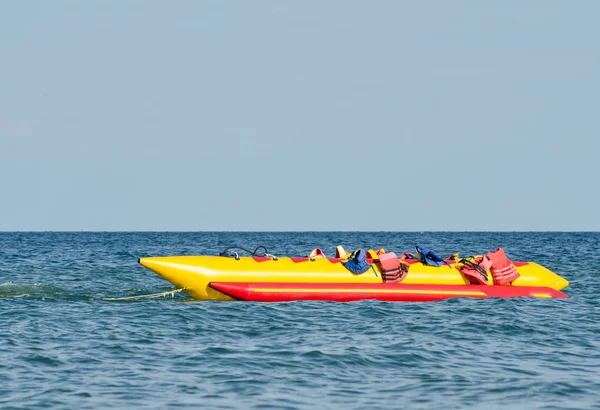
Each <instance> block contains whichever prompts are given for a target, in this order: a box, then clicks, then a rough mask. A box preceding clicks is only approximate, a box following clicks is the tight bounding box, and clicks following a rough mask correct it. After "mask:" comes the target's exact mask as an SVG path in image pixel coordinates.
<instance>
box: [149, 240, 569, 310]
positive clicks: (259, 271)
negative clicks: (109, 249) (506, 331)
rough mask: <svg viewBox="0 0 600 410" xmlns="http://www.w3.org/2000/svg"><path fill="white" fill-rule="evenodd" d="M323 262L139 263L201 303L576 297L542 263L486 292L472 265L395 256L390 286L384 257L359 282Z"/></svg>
mask: <svg viewBox="0 0 600 410" xmlns="http://www.w3.org/2000/svg"><path fill="white" fill-rule="evenodd" d="M392 254H393V253H392ZM318 256H320V257H299V258H294V257H279V258H278V257H275V256H273V255H269V254H268V253H266V251H265V253H264V254H263V255H252V256H247V257H243V256H238V254H228V255H223V254H222V256H167V257H147V258H140V259H139V260H138V262H139V263H140V264H141V265H142V266H144V267H146V268H148V269H150V270H151V271H153V272H155V273H156V274H158V275H159V276H161V277H162V278H163V279H165V280H167V281H169V282H170V283H172V284H173V285H174V286H176V287H177V288H180V289H183V291H184V292H185V293H186V294H188V295H189V296H190V297H192V298H193V299H196V300H223V301H232V300H242V301H255V302H288V301H295V300H329V301H338V302H350V301H357V300H363V299H376V300H380V301H405V302H409V301H414V302H427V301H439V300H444V299H449V298H455V297H469V298H490V297H500V298H512V297H534V298H567V297H568V296H567V295H566V294H565V293H562V292H560V290H561V289H563V288H565V287H566V286H567V285H568V284H569V283H568V281H567V280H565V279H564V278H562V277H560V276H558V275H557V274H555V273H554V272H552V271H550V270H549V269H547V268H545V267H543V266H541V265H539V264H537V263H534V262H512V261H511V263H510V266H511V270H512V273H513V274H514V276H513V277H512V278H511V282H510V283H507V284H499V282H500V280H499V279H498V278H499V276H495V275H489V281H488V282H487V284H481V283H476V282H474V281H473V278H472V277H470V276H469V275H467V274H465V273H466V272H467V271H466V270H465V267H466V266H468V265H469V264H470V263H472V262H469V261H467V260H462V261H459V260H450V259H445V260H443V263H441V264H440V266H431V265H429V264H428V262H427V260H424V259H421V260H419V259H417V258H415V259H409V260H402V258H396V257H395V255H394V254H393V257H391V258H388V259H391V260H392V261H393V263H397V262H398V263H401V264H402V265H403V266H404V265H406V267H407V268H406V269H405V272H404V274H403V275H402V276H397V277H396V279H395V280H393V281H386V278H389V276H386V269H385V266H384V263H383V261H384V257H383V255H382V256H381V257H380V258H381V261H379V260H378V259H375V258H378V256H376V255H375V256H373V255H372V256H371V258H367V259H366V260H365V261H364V263H365V266H368V268H366V269H367V270H365V271H364V272H362V273H359V274H357V273H355V272H352V271H350V270H349V268H348V265H347V261H348V258H347V257H346V258H326V257H324V255H322V256H321V255H318ZM484 259H485V258H484ZM479 270H482V269H479ZM483 272H485V271H483ZM488 272H489V271H488ZM492 273H493V271H492ZM487 276H488V275H486V277H487ZM514 278H516V279H514ZM483 283H485V282H483Z"/></svg>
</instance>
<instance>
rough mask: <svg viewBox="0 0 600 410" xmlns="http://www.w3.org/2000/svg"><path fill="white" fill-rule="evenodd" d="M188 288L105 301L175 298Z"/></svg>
mask: <svg viewBox="0 0 600 410" xmlns="http://www.w3.org/2000/svg"><path fill="white" fill-rule="evenodd" d="M185 289H186V288H179V289H173V290H169V291H167V292H162V293H152V294H149V295H138V296H127V297H123V298H104V300H142V299H156V298H160V297H166V296H169V295H171V297H172V298H173V297H175V294H176V293H180V292H183V291H184V290H185Z"/></svg>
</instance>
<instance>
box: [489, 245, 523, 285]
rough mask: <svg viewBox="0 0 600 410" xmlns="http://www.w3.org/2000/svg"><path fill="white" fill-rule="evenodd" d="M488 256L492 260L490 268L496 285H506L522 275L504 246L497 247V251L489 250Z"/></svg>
mask: <svg viewBox="0 0 600 410" xmlns="http://www.w3.org/2000/svg"><path fill="white" fill-rule="evenodd" d="M486 256H487V257H488V259H489V260H491V261H492V267H491V269H490V270H491V272H492V277H493V278H494V283H495V284H496V285H505V284H507V283H510V282H513V281H514V280H516V279H517V278H518V277H519V276H521V275H519V272H517V269H516V268H515V265H513V263H512V262H511V261H510V259H508V258H507V257H506V254H505V253H504V250H503V249H502V248H496V252H488V254H487V255H486Z"/></svg>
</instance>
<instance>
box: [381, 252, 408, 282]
mask: <svg viewBox="0 0 600 410" xmlns="http://www.w3.org/2000/svg"><path fill="white" fill-rule="evenodd" d="M379 266H380V268H381V277H382V279H383V282H384V283H386V282H395V283H398V282H402V280H403V279H404V278H405V277H406V274H407V273H408V267H409V265H408V264H407V263H405V262H402V261H400V260H399V259H398V257H397V256H396V254H395V253H394V252H388V253H382V254H380V255H379Z"/></svg>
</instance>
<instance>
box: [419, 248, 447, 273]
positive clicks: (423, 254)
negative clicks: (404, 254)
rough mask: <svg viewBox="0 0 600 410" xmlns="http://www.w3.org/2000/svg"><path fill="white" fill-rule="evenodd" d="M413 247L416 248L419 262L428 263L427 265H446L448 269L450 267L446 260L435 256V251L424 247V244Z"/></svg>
mask: <svg viewBox="0 0 600 410" xmlns="http://www.w3.org/2000/svg"><path fill="white" fill-rule="evenodd" d="M415 249H416V250H417V255H419V260H420V261H421V263H422V264H423V265H429V266H442V265H448V267H449V268H450V269H452V266H450V264H449V263H448V262H446V261H445V260H444V259H442V258H440V257H439V256H437V255H436V254H435V253H433V252H432V251H430V250H429V249H427V248H425V247H424V246H416V247H415Z"/></svg>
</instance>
